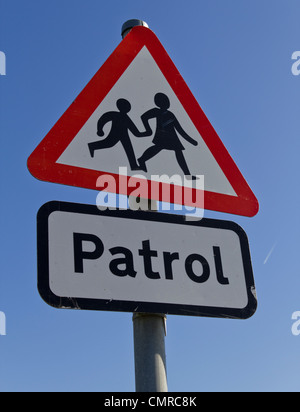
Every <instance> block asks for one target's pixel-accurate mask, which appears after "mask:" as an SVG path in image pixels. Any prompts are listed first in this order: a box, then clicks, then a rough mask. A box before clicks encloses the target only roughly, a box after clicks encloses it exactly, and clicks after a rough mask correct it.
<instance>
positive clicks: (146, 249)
mask: <svg viewBox="0 0 300 412" xmlns="http://www.w3.org/2000/svg"><path fill="white" fill-rule="evenodd" d="M142 244H143V249H139V255H140V256H143V258H144V269H145V275H146V276H147V278H149V279H160V274H159V272H153V270H152V261H151V258H152V257H157V251H156V250H151V249H150V240H144V241H143V242H142Z"/></svg>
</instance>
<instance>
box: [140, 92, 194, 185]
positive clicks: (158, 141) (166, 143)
mask: <svg viewBox="0 0 300 412" xmlns="http://www.w3.org/2000/svg"><path fill="white" fill-rule="evenodd" d="M154 103H155V104H156V106H157V107H155V108H153V109H150V110H148V111H147V112H146V113H144V114H143V115H142V117H141V119H142V121H143V124H144V126H145V128H146V133H145V136H149V135H151V134H152V130H151V128H150V125H149V120H150V119H156V120H157V126H156V131H155V135H154V139H153V141H152V143H153V146H151V147H149V148H148V149H147V150H146V151H145V153H144V154H143V155H142V156H141V157H140V158H139V159H138V162H139V164H140V167H141V169H142V170H143V171H144V172H147V167H146V162H147V161H148V160H150V159H151V158H152V157H154V156H156V155H157V154H158V153H159V152H160V151H161V150H164V149H166V150H174V152H175V155H176V159H177V162H178V164H179V166H180V167H181V169H182V171H183V173H184V174H185V175H186V176H190V175H191V173H190V171H189V168H188V165H187V163H186V161H185V158H184V156H183V150H185V148H184V146H183V145H182V143H181V142H180V140H179V137H178V135H177V133H176V132H178V133H179V134H180V135H181V136H182V137H183V138H184V139H185V140H186V141H188V142H189V143H191V144H192V145H194V146H197V145H198V142H197V141H196V140H194V139H192V138H191V137H190V136H189V135H188V134H187V133H186V132H185V131H184V130H183V128H182V127H181V125H180V123H179V122H178V120H177V118H176V116H175V115H174V114H173V113H172V112H170V111H169V110H168V109H169V107H170V100H169V98H168V96H166V95H165V94H164V93H157V94H156V95H155V97H154ZM191 177H192V179H195V177H194V176H191Z"/></svg>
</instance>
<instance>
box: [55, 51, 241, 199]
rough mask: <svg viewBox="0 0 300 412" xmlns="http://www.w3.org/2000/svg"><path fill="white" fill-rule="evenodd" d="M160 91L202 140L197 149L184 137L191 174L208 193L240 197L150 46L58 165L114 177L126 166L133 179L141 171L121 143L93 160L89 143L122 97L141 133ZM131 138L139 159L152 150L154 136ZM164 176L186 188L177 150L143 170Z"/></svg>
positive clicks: (108, 128) (182, 122) (158, 156)
mask: <svg viewBox="0 0 300 412" xmlns="http://www.w3.org/2000/svg"><path fill="white" fill-rule="evenodd" d="M157 93H163V94H164V95H165V96H167V97H168V99H169V101H170V109H169V110H170V111H171V112H172V113H174V115H175V116H176V118H177V120H178V122H179V124H180V125H181V127H182V128H183V130H185V132H186V133H187V134H188V135H189V136H191V137H193V139H195V140H196V142H198V145H197V146H196V147H195V146H194V145H192V144H190V143H188V142H187V141H185V140H184V139H182V138H181V139H182V142H181V144H183V146H184V158H185V160H186V162H187V165H188V167H189V170H190V172H191V173H192V174H194V175H196V174H197V175H205V190H208V191H211V192H216V193H221V194H227V195H231V196H236V193H235V191H234V190H233V188H232V186H231V185H230V183H229V181H228V180H227V178H226V176H225V174H224V173H223V171H222V169H221V168H220V166H219V165H218V163H217V161H216V160H215V158H214V157H213V155H212V154H211V152H210V150H209V149H208V147H207V145H206V143H205V142H204V140H203V139H202V137H201V135H200V134H199V132H198V130H197V129H196V127H195V126H194V124H193V123H192V121H191V119H190V118H189V116H188V114H187V113H186V111H185V109H184V108H183V106H182V104H181V103H180V101H179V99H178V97H177V96H176V94H175V93H174V91H173V90H172V88H171V86H170V85H169V83H168V82H167V80H166V79H165V77H164V75H163V74H162V72H161V70H160V69H159V67H158V65H157V64H156V62H155V60H154V59H153V57H152V56H151V54H150V52H149V51H148V49H147V47H146V46H145V47H143V49H142V50H141V51H140V53H139V54H138V55H137V56H136V58H135V59H134V60H133V62H132V63H131V64H130V65H129V67H128V68H127V70H126V71H125V72H124V74H123V75H122V76H121V77H120V79H119V80H118V81H117V83H116V84H115V86H114V87H113V88H112V89H111V91H110V92H109V93H108V95H107V96H106V97H105V98H104V100H103V101H102V102H101V104H100V105H99V107H98V108H97V110H96V111H95V112H94V113H93V115H92V116H91V117H90V118H89V120H88V121H87V122H86V124H85V125H84V126H83V127H82V129H81V130H80V131H79V133H78V134H77V135H76V136H75V138H74V140H73V141H72V142H71V144H70V145H69V146H68V147H67V148H66V150H65V151H64V152H63V153H62V155H61V156H60V158H59V159H58V160H57V163H61V164H64V165H69V166H75V167H80V168H84V169H91V170H97V171H101V170H105V171H107V172H109V173H114V174H119V172H120V170H119V167H120V166H121V167H126V168H127V170H128V174H129V175H134V174H135V173H136V172H134V171H133V172H131V165H130V163H128V159H127V157H126V154H125V152H124V148H123V146H122V145H121V144H115V145H114V146H112V145H109V144H108V146H107V148H106V149H102V150H98V149H97V151H95V153H94V155H93V157H91V155H90V151H89V144H90V143H93V142H94V141H95V140H99V137H98V136H97V134H96V132H97V123H98V121H99V119H100V118H102V116H107V113H113V112H116V111H117V106H116V103H117V102H118V99H120V98H122V99H126V100H127V101H128V102H129V103H130V112H129V113H128V115H129V117H130V119H131V120H132V122H133V123H134V124H135V125H136V126H137V129H138V130H144V126H143V123H142V120H141V116H142V114H143V113H144V112H146V111H147V110H149V109H153V108H155V107H156V105H155V96H156V94H157ZM151 125H152V129H153V130H155V127H156V121H155V119H151ZM103 129H104V130H103V133H104V135H103V136H104V137H103V138H105V137H107V136H108V134H109V133H110V131H111V122H108V123H107V124H105V126H104V127H103ZM119 134H120V132H119ZM129 134H130V139H131V142H132V145H133V147H134V152H135V156H136V158H137V159H138V158H141V156H142V155H143V153H145V151H146V150H147V149H149V147H150V146H151V144H152V139H153V137H154V135H153V136H148V137H143V138H138V137H135V136H134V135H133V133H132V132H129ZM164 174H166V175H168V176H178V179H179V180H178V182H176V184H177V185H178V186H181V185H182V182H183V181H184V179H183V177H184V175H185V174H189V173H184V172H183V171H182V169H181V168H180V165H179V164H178V162H177V161H176V156H175V155H174V150H162V151H160V152H159V153H157V154H156V155H155V156H153V158H152V159H151V161H149V162H148V163H147V172H145V171H144V173H143V175H144V176H145V177H146V178H147V179H148V180H151V179H152V180H153V179H154V180H155V178H153V176H155V175H159V176H160V175H164Z"/></svg>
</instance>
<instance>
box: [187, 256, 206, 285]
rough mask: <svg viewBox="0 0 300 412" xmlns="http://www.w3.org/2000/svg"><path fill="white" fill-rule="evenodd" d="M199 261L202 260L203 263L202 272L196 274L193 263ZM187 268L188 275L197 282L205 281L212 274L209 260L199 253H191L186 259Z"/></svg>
mask: <svg viewBox="0 0 300 412" xmlns="http://www.w3.org/2000/svg"><path fill="white" fill-rule="evenodd" d="M195 261H197V262H200V263H201V265H202V274H201V275H196V274H195V272H194V270H193V263H194V262H195ZM185 270H186V273H187V275H188V277H189V278H190V279H191V280H193V281H194V282H196V283H204V282H206V281H207V280H208V279H209V276H210V268H209V264H208V262H207V260H206V259H205V258H204V257H203V256H201V255H197V254H193V255H189V256H188V257H187V258H186V261H185Z"/></svg>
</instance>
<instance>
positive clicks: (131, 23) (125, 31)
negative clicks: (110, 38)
mask: <svg viewBox="0 0 300 412" xmlns="http://www.w3.org/2000/svg"><path fill="white" fill-rule="evenodd" d="M135 26H144V27H148V28H149V26H148V24H147V23H146V22H145V21H143V20H139V19H131V20H127V21H126V22H125V23H124V24H123V26H122V32H121V35H122V38H123V39H124V37H125V36H126V35H127V34H128V33H129V32H130V30H131V29H132V28H133V27H135Z"/></svg>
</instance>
